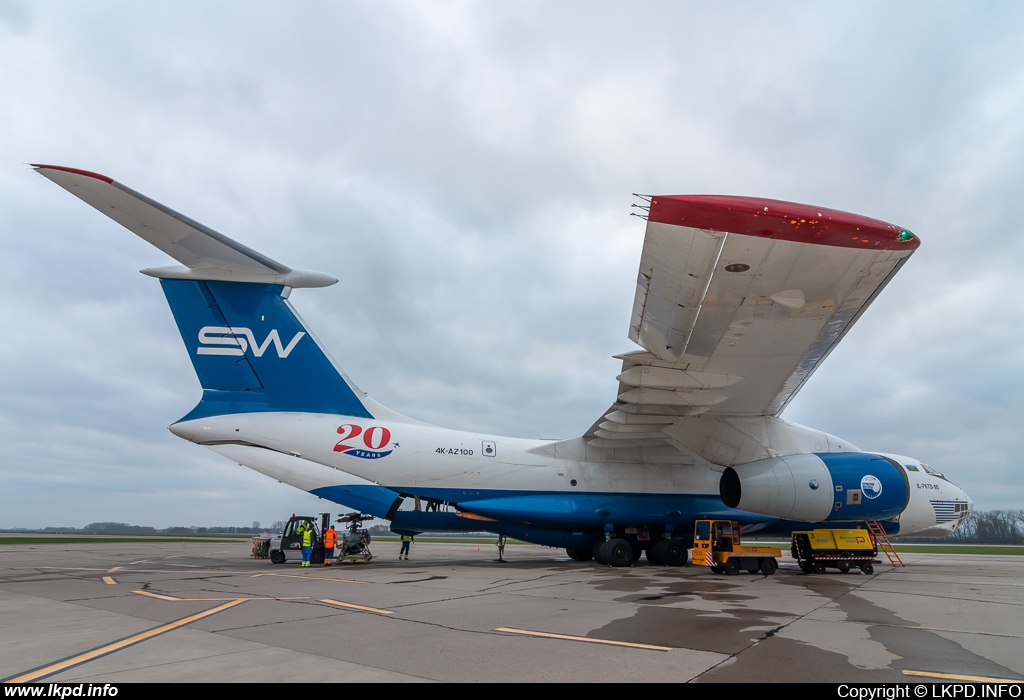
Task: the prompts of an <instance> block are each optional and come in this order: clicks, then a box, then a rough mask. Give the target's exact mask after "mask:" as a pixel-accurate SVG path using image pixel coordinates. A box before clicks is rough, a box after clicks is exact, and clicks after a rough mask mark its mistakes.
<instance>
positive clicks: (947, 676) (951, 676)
mask: <svg viewBox="0 0 1024 700" xmlns="http://www.w3.org/2000/svg"><path fill="white" fill-rule="evenodd" d="M903 675H904V676H924V677H925V678H942V679H944V680H949V681H969V682H971V683H1020V682H1021V681H1020V679H1019V678H1018V679H1017V680H1011V679H1009V678H988V677H986V676H960V675H957V674H955V673H932V672H931V671H907V670H904V671H903Z"/></svg>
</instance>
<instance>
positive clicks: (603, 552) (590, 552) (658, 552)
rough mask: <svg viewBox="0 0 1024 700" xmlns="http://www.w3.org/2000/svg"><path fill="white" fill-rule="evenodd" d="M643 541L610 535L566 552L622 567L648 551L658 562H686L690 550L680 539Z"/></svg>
mask: <svg viewBox="0 0 1024 700" xmlns="http://www.w3.org/2000/svg"><path fill="white" fill-rule="evenodd" d="M642 544H643V543H641V542H640V541H639V540H638V541H635V542H634V541H631V540H627V539H625V538H622V537H615V536H611V537H609V539H607V540H605V541H603V542H597V543H595V544H594V547H593V549H582V548H578V547H567V548H566V550H565V553H566V554H568V555H569V558H570V559H575V560H576V561H590V560H591V559H593V560H594V561H596V562H597V563H598V564H600V565H601V566H616V567H621V566H632V565H633V562H635V561H637V560H639V559H640V555H641V554H642V553H644V552H645V551H646V552H647V561H648V562H650V563H651V564H653V565H655V566H686V562H687V559H688V554H689V553H688V552H687V550H686V547H685V546H683V544H682V542H680V541H679V540H673V539H669V538H665V539H662V540H659V541H657V542H647V543H646V544H647V547H646V548H644V547H642Z"/></svg>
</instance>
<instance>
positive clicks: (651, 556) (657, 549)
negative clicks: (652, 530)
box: [647, 540, 665, 566]
mask: <svg viewBox="0 0 1024 700" xmlns="http://www.w3.org/2000/svg"><path fill="white" fill-rule="evenodd" d="M662 542H664V540H661V541H658V542H652V543H651V545H650V546H649V547H648V548H647V561H649V562H650V563H651V564H653V565H654V566H664V565H665V562H663V561H662V560H661V552H662V550H663V549H664V547H662V546H661V543H662Z"/></svg>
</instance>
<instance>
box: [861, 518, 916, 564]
mask: <svg viewBox="0 0 1024 700" xmlns="http://www.w3.org/2000/svg"><path fill="white" fill-rule="evenodd" d="M864 524H865V525H867V526H868V532H870V533H871V536H872V538H874V540H875V544H876V545H877V546H878V549H880V550H881V551H882V552H885V556H887V557H888V558H889V563H890V564H892V565H893V566H896V565H897V564H899V565H900V566H904V567H905V566H906V564H904V563H903V560H902V559H900V555H899V554H897V553H896V549H895V548H894V547H893V546H892V543H891V542H890V541H889V538H888V537H887V536H886V534H885V529H884V528H883V527H882V525H881V523H879V522H878V521H877V520H868V521H865V523H864Z"/></svg>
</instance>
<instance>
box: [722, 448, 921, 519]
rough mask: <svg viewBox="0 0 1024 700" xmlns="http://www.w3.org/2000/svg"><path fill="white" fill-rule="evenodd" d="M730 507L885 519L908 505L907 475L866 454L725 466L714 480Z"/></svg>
mask: <svg viewBox="0 0 1024 700" xmlns="http://www.w3.org/2000/svg"><path fill="white" fill-rule="evenodd" d="M718 487H719V492H720V494H721V496H722V501H723V502H724V503H725V505H727V506H728V507H730V508H738V509H740V510H745V511H748V512H751V513H758V514H760V515H768V516H772V517H776V518H782V519H785V520H798V521H802V522H821V521H825V520H884V519H886V518H892V517H895V516H897V515H899V514H900V513H902V512H903V510H904V509H905V508H906V507H907V504H908V503H909V502H910V483H909V481H908V479H907V475H906V472H905V471H904V470H903V469H902V468H901V467H900V466H899V465H898V464H896V463H895V462H893V461H892V460H890V459H888V458H886V457H882V456H880V455H876V454H871V453H868V452H828V453H820V454H797V455H787V456H785V457H772V458H769V459H761V460H758V461H756V462H750V463H748V464H740V465H737V466H735V467H728V468H727V469H726V470H725V472H724V473H723V474H722V478H721V481H719V485H718Z"/></svg>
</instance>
